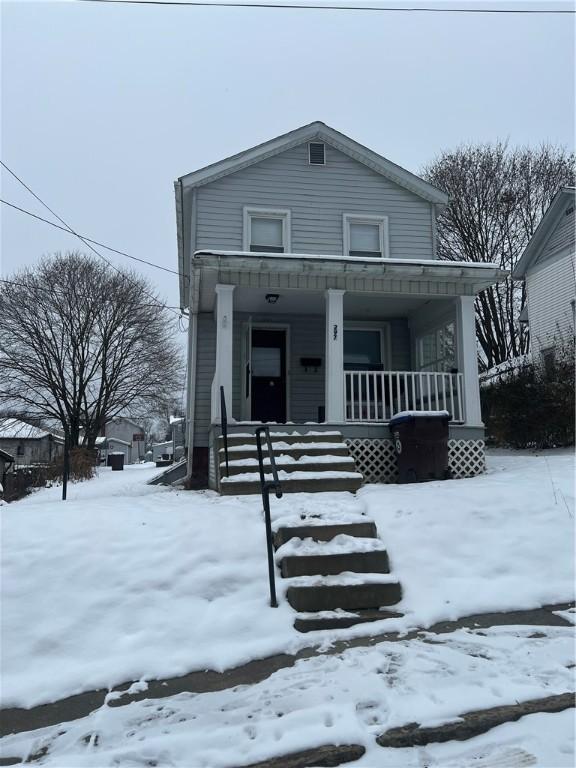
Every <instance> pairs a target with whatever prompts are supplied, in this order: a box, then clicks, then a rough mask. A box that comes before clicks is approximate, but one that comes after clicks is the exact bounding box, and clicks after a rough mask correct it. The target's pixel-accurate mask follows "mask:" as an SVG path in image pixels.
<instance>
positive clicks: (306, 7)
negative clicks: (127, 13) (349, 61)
mask: <svg viewBox="0 0 576 768" xmlns="http://www.w3.org/2000/svg"><path fill="white" fill-rule="evenodd" d="M76 2H80V3H115V4H120V5H156V6H161V5H170V6H176V5H184V6H195V7H198V8H211V7H214V8H268V9H270V8H282V9H288V10H299V11H310V10H314V11H374V12H378V13H491V14H496V13H506V14H511V13H513V14H523V13H524V14H532V15H534V14H560V13H561V14H568V13H570V14H574V13H576V9H574V8H441V7H439V8H434V7H424V8H418V7H413V6H410V7H406V8H402V7H399V8H394V7H383V6H373V5H319V4H313V3H306V4H302V5H299V4H298V3H270V2H267V3H258V2H242V3H233V2H221V1H220V0H215V2H209V1H208V0H205V1H203V0H183V1H182V2H179V1H178V0H76Z"/></svg>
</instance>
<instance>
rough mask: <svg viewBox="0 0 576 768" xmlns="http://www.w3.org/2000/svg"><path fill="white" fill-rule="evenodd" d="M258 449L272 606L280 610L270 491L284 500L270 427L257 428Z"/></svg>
mask: <svg viewBox="0 0 576 768" xmlns="http://www.w3.org/2000/svg"><path fill="white" fill-rule="evenodd" d="M262 433H264V435H265V438H266V447H267V449H268V458H269V459H270V469H271V470H272V480H266V472H265V469H264V454H263V452H262ZM256 447H257V449H258V469H259V471H260V492H261V494H262V504H263V505H264V521H265V523H266V547H267V550H268V580H269V582H270V605H271V606H272V608H278V601H277V600H276V577H275V566H274V543H273V541H272V522H271V520H270V491H274V493H275V495H276V498H277V499H281V498H282V486H281V485H280V480H279V479H278V470H277V468H276V461H275V459H274V449H273V448H272V441H271V440H270V427H267V426H262V427H257V428H256Z"/></svg>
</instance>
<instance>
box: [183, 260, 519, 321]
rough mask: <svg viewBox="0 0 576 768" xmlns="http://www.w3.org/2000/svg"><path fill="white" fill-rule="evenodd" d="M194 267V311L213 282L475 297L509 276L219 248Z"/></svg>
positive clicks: (490, 270)
mask: <svg viewBox="0 0 576 768" xmlns="http://www.w3.org/2000/svg"><path fill="white" fill-rule="evenodd" d="M192 268H193V269H192V275H193V276H192V311H198V308H199V302H200V295H201V293H202V294H203V295H205V294H206V292H207V291H208V292H210V293H213V289H214V286H215V284H216V283H225V284H229V285H238V286H242V287H246V288H270V289H275V288H277V289H287V290H290V289H296V290H299V291H306V290H313V291H322V290H326V289H328V288H340V289H342V290H345V291H349V292H357V293H373V294H400V295H410V296H416V295H419V296H438V297H439V296H458V295H475V294H476V293H478V292H480V291H482V290H484V289H485V288H487V287H489V286H490V285H494V283H497V282H500V281H501V280H504V279H505V278H506V276H507V275H508V272H507V271H506V270H503V269H501V268H500V267H498V266H497V265H496V264H476V263H471V262H463V261H439V260H432V259H420V260H419V259H382V258H377V257H367V258H357V257H353V256H343V255H321V254H306V253H280V254H279V253H252V252H247V251H219V250H201V251H196V253H195V254H194V257H193V259H192Z"/></svg>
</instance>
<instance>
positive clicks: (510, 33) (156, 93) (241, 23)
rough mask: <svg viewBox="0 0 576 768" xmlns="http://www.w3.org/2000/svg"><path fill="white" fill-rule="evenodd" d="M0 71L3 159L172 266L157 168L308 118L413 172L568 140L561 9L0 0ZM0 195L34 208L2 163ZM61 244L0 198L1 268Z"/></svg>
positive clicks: (172, 168)
mask: <svg viewBox="0 0 576 768" xmlns="http://www.w3.org/2000/svg"><path fill="white" fill-rule="evenodd" d="M460 5H462V4H460ZM475 5H476V6H477V7H478V5H479V4H478V3H476V4H475ZM508 5H510V4H508ZM539 5H541V6H542V5H546V3H545V1H543V2H542V3H540V4H539ZM564 7H566V6H564ZM2 76H3V83H2V86H3V87H2V125H1V127H2V160H3V161H4V162H5V163H6V164H7V165H9V166H10V167H11V168H12V169H13V170H15V171H16V173H18V174H19V175H20V176H21V178H22V179H23V180H24V181H25V182H26V183H27V184H29V185H30V186H31V187H32V188H33V189H34V190H35V191H36V192H37V193H38V194H39V195H40V197H42V198H43V199H45V201H46V202H47V203H48V204H49V205H50V206H51V207H52V208H53V209H54V210H55V211H56V212H57V213H58V214H59V215H60V216H62V217H63V218H64V219H66V220H67V221H68V223H69V224H71V226H72V227H73V228H75V229H76V231H78V232H80V233H82V234H84V235H87V236H89V237H92V238H95V239H96V240H100V241H101V242H104V243H106V244H109V245H112V246H114V247H116V248H118V249H121V250H124V251H127V252H129V253H131V254H133V255H135V256H139V257H141V258H144V259H148V260H150V261H154V262H158V263H161V264H164V265H166V266H168V267H170V268H172V269H177V253H176V236H175V213H174V194H173V181H174V179H175V178H177V177H178V176H181V175H183V174H184V173H187V172H189V171H192V170H194V169H196V168H199V167H201V166H203V165H207V164H208V163H212V162H214V161H216V160H219V159H221V158H223V157H226V156H227V155H230V154H233V153H235V152H238V151H240V150H242V149H245V148H247V147H250V146H252V145H254V144H257V143H259V142H262V141H265V140H267V139H269V138H272V137H274V136H277V135H279V134H281V133H284V132H286V131H288V130H291V129H293V128H296V127H298V126H300V125H303V124H305V123H309V122H311V121H313V120H323V121H324V122H326V123H328V124H329V125H331V126H333V127H334V128H336V129H338V130H339V131H342V132H343V133H345V134H347V135H349V136H351V137H352V138H353V139H356V140H357V141H360V142H361V143H363V144H365V145H367V146H369V147H370V148H371V149H373V150H375V151H376V152H379V153H380V154H382V155H384V156H386V157H388V158H389V159H390V160H393V161H394V162H396V163H399V164H400V165H402V166H404V167H405V168H408V169H409V170H411V171H414V172H416V173H417V172H418V171H419V170H421V169H422V167H423V166H424V165H425V164H426V163H428V162H429V161H431V160H432V159H433V158H434V157H435V156H436V155H437V154H438V153H439V152H440V151H441V150H443V149H448V148H452V147H455V146H457V145H458V144H461V143H462V142H476V141H491V140H494V139H497V138H508V139H509V140H510V142H511V143H512V144H532V145H536V144H539V143H540V142H542V141H551V142H554V143H559V144H563V145H566V146H568V147H569V148H571V149H572V148H573V145H574V26H573V19H572V18H571V17H569V16H517V15H509V16H505V15H496V16H489V15H486V16H479V15H467V14H437V15H430V14H418V13H402V14H400V13H394V14H393V13H378V14H376V13H366V12H359V11H353V12H351V11H328V10H324V11H314V10H306V11H304V10H280V9H276V10H274V9H242V8H238V9H229V8H226V9H224V8H192V7H181V8H175V7H169V6H166V7H157V6H142V5H132V6H126V5H111V4H92V3H79V2H58V3H53V2H40V3H32V2H3V3H2ZM2 197H3V198H5V199H7V200H10V201H12V202H14V203H16V204H18V205H21V206H23V207H24V208H27V209H29V210H32V211H34V212H36V213H39V214H40V215H46V211H45V210H43V209H42V207H41V206H40V204H39V203H38V202H37V201H35V200H34V199H33V198H32V197H31V196H30V195H29V194H28V193H27V192H26V191H25V190H23V189H22V188H21V187H19V185H18V184H17V182H15V181H14V180H13V179H12V178H10V177H9V176H8V175H7V174H6V173H4V174H3V176H2ZM48 216H49V214H48ZM78 245H79V244H78V241H76V239H75V238H74V237H73V236H71V235H67V234H65V233H63V232H59V231H58V230H55V229H52V228H50V227H48V226H46V225H45V224H42V223H39V222H35V221H34V220H32V219H30V218H28V217H26V216H23V215H22V214H20V213H18V212H15V211H12V210H7V209H6V207H5V206H2V273H3V275H9V274H12V273H13V272H14V271H15V270H17V269H19V268H21V267H22V266H24V265H30V264H33V263H34V262H35V261H36V260H37V259H38V258H40V257H41V255H42V254H44V253H50V252H54V251H58V250H61V251H65V250H69V249H73V248H77V247H78ZM80 245H81V244H80ZM107 256H108V257H109V258H111V259H112V260H113V261H114V262H115V263H116V264H118V265H122V266H129V265H132V263H131V262H130V261H128V260H127V259H125V258H123V257H121V256H116V255H111V254H107ZM136 266H138V265H136ZM138 269H139V270H140V271H141V272H143V273H144V274H145V275H146V276H147V277H149V278H150V279H151V280H152V281H153V283H154V285H155V286H156V288H157V290H158V291H159V292H160V294H161V295H162V297H163V298H164V299H166V300H168V303H169V304H172V305H177V304H178V290H177V278H176V277H175V276H171V275H168V274H166V273H164V272H161V271H158V270H154V269H148V268H146V267H144V268H141V267H139V266H138Z"/></svg>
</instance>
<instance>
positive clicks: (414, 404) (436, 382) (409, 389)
mask: <svg viewBox="0 0 576 768" xmlns="http://www.w3.org/2000/svg"><path fill="white" fill-rule="evenodd" d="M463 386H464V385H463V374H462V373H443V372H437V371H345V372H344V392H345V398H346V400H345V409H346V410H345V413H346V421H390V419H391V418H392V416H393V415H394V414H395V413H398V412H399V411H448V412H449V413H450V416H451V420H452V421H460V422H462V421H464V389H463Z"/></svg>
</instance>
